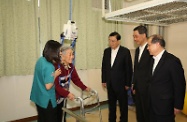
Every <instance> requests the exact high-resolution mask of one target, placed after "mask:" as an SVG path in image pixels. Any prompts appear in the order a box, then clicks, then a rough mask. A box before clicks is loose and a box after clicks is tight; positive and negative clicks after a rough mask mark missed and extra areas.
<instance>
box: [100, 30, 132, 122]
mask: <svg viewBox="0 0 187 122" xmlns="http://www.w3.org/2000/svg"><path fill="white" fill-rule="evenodd" d="M120 39H121V36H120V34H119V33H117V32H112V33H111V34H110V35H109V45H110V47H108V48H106V49H105V50H104V55H103V61H102V85H103V86H104V87H106V86H107V92H108V104H109V122H116V103H117V100H118V103H119V107H120V113H121V115H120V122H127V121H128V98H127V90H128V89H129V87H131V79H132V59H131V55H130V51H129V49H127V48H125V47H123V46H120Z"/></svg>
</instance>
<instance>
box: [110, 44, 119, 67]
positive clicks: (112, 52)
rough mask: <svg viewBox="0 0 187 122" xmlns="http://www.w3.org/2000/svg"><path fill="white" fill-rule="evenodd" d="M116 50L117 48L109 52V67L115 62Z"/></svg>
mask: <svg viewBox="0 0 187 122" xmlns="http://www.w3.org/2000/svg"><path fill="white" fill-rule="evenodd" d="M118 50H119V46H118V47H117V48H116V49H112V51H111V67H112V65H113V63H114V60H115V58H116V55H117V53H118Z"/></svg>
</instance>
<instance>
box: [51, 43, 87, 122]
mask: <svg viewBox="0 0 187 122" xmlns="http://www.w3.org/2000/svg"><path fill="white" fill-rule="evenodd" d="M60 51H61V52H60V56H61V63H60V64H55V69H59V68H60V70H61V74H60V75H59V76H58V77H57V78H56V79H55V89H56V98H57V118H58V122H62V116H63V113H62V107H63V104H64V100H63V99H64V98H68V99H69V100H73V99H74V97H75V96H74V94H73V93H71V92H70V91H69V90H68V89H69V84H70V81H73V83H74V84H75V85H76V86H78V87H79V88H81V89H82V90H85V91H90V88H89V87H87V86H85V85H84V84H83V83H82V81H81V80H80V78H79V76H78V74H77V71H76V69H75V67H74V65H73V64H72V61H73V58H74V54H73V49H72V47H70V46H69V47H61V49H60ZM64 118H65V115H64ZM65 121H66V120H64V122H65Z"/></svg>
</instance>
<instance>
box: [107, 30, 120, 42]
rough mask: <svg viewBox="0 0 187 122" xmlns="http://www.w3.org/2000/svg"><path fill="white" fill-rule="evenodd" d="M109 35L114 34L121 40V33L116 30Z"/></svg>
mask: <svg viewBox="0 0 187 122" xmlns="http://www.w3.org/2000/svg"><path fill="white" fill-rule="evenodd" d="M110 36H115V37H116V39H117V40H121V35H120V34H119V33H118V32H116V31H114V32H112V33H110V35H109V37H110Z"/></svg>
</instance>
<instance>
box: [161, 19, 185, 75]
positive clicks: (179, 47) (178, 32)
mask: <svg viewBox="0 0 187 122" xmlns="http://www.w3.org/2000/svg"><path fill="white" fill-rule="evenodd" d="M165 40H166V49H167V50H168V52H170V53H173V54H174V55H175V56H177V57H178V58H180V60H181V62H182V65H183V68H184V72H185V76H186V78H187V53H186V52H187V22H182V23H176V24H172V25H171V26H168V27H165Z"/></svg>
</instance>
